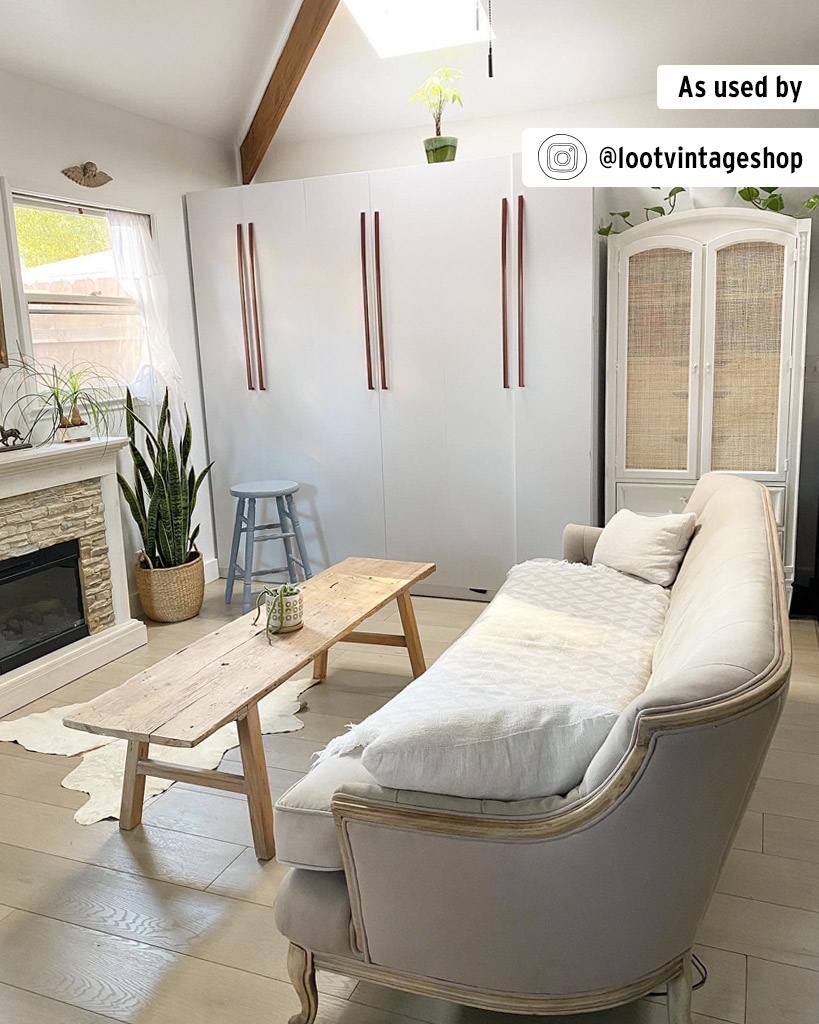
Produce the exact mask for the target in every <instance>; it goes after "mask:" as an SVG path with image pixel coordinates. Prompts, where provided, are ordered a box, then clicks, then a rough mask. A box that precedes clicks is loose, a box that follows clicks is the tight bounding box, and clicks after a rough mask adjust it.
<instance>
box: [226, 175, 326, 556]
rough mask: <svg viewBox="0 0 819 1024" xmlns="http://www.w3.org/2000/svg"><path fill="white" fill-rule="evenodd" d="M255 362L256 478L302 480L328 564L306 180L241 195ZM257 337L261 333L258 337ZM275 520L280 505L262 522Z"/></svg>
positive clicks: (302, 511)
mask: <svg viewBox="0 0 819 1024" xmlns="http://www.w3.org/2000/svg"><path fill="white" fill-rule="evenodd" d="M242 194H243V210H244V218H245V223H246V225H247V228H246V230H247V240H248V253H247V266H248V290H249V295H250V307H251V311H252V314H253V327H252V329H251V336H252V346H251V347H252V350H253V362H254V367H255V370H256V374H257V377H258V382H257V386H258V389H259V391H258V405H259V410H260V421H259V424H258V429H257V433H256V434H255V435H254V436H253V437H249V438H246V439H245V440H246V443H247V444H248V447H250V448H251V449H252V450H253V456H252V462H253V466H254V473H253V476H252V479H257V480H260V479H261V480H265V479H267V480H269V479H285V480H295V481H297V482H298V484H299V493H298V495H297V496H296V505H297V508H298V512H299V518H300V520H301V524H302V531H303V533H304V539H305V541H306V543H307V550H308V554H309V556H310V559H311V562H312V561H313V560H315V562H316V565H317V566H319V565H321V564H322V561H323V554H324V551H323V546H322V523H321V521H320V517H319V512H318V510H319V500H318V494H317V481H316V473H315V457H314V453H313V440H314V437H315V430H314V423H313V411H314V409H315V407H316V406H317V404H318V403H319V401H320V396H319V391H318V384H317V381H316V375H315V359H314V356H313V336H312V331H311V327H310V305H311V302H312V296H311V293H310V274H309V272H308V268H307V217H306V213H305V199H304V182H303V181H301V180H298V181H274V182H265V183H262V184H259V185H250V186H247V187H245V188H244V189H243V190H242ZM257 332H258V333H257ZM260 516H265V517H266V518H263V519H262V521H263V522H271V521H274V522H275V521H276V509H275V504H274V503H273V502H269V503H268V507H267V508H265V509H264V510H257V519H258V518H259V517H260ZM284 561H285V559H284V557H283V551H282V545H281V544H262V545H258V546H257V551H256V563H257V568H260V569H261V568H270V567H273V566H281V565H283V564H284Z"/></svg>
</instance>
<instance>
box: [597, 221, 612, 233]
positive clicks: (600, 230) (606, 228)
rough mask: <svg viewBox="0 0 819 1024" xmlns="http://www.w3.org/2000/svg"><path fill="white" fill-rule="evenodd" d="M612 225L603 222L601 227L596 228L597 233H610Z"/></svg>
mask: <svg viewBox="0 0 819 1024" xmlns="http://www.w3.org/2000/svg"><path fill="white" fill-rule="evenodd" d="M613 227H614V225H613V224H605V225H604V226H603V227H602V228H598V229H597V234H598V235H610V234H611V229H612V228H613Z"/></svg>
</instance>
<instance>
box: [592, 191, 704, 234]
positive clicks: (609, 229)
mask: <svg viewBox="0 0 819 1024" xmlns="http://www.w3.org/2000/svg"><path fill="white" fill-rule="evenodd" d="M652 189H653V190H654V191H655V192H662V191H663V189H662V188H661V187H660V186H659V185H652ZM682 192H685V189H684V188H680V187H679V186H678V187H676V188H671V189H669V190H668V195H666V196H663V198H662V200H661V202H660V204H658V205H657V206H644V207H643V213H644V215H645V219H646V220H651V215H652V214H654V216H655V217H665V216H666V215H668V214H670V213H673V212H674V210H675V208H676V206H677V197H678V196H679V195H680V194H681V193H682ZM666 207H667V208H666ZM609 217H611V218H612V219H611V220H610V221H609V223H608V224H603V225H602V227H599V228H598V229H597V234H598V235H616V234H619V232H620V231H622V230H623V226H625V227H627V228H633V227H634V223H633V222H632V221H630V220H629V217H631V211H630V210H619V211H617V212H614V211H612V210H610V211H609ZM619 221H622V224H621V223H618V222H619Z"/></svg>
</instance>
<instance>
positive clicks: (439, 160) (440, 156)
mask: <svg viewBox="0 0 819 1024" xmlns="http://www.w3.org/2000/svg"><path fill="white" fill-rule="evenodd" d="M457 148H458V140H457V139H456V138H455V137H454V136H453V135H434V136H433V137H432V138H431V139H424V149H425V150H426V151H427V163H429V164H443V163H447V162H448V161H450V160H454V159H455V151H456V150H457Z"/></svg>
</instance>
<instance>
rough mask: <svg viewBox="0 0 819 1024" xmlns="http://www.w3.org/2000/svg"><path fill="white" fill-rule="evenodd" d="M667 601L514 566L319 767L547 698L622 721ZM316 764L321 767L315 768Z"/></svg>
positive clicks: (554, 567) (645, 589)
mask: <svg viewBox="0 0 819 1024" xmlns="http://www.w3.org/2000/svg"><path fill="white" fill-rule="evenodd" d="M668 601H669V594H668V592H667V591H666V590H664V589H663V588H662V587H659V586H656V585H654V584H652V583H645V582H644V581H642V580H638V579H635V578H634V577H632V576H626V575H625V574H623V573H621V572H617V571H616V570H614V569H609V568H607V567H606V566H602V565H596V566H592V565H582V564H580V563H570V562H555V561H548V560H537V561H531V562H523V563H522V564H521V565H516V566H515V567H514V568H513V569H512V570H511V571H510V572H509V575H508V576H507V579H506V583H504V585H503V587H501V589H500V590H499V591H498V594H497V596H496V597H495V599H494V600H493V601H492V603H491V604H490V605H489V606H488V607H487V609H486V611H485V612H484V613H483V614H482V615H481V617H480V618H479V619H478V620H477V621H476V622H475V623H474V625H472V626H471V627H470V629H469V630H467V632H466V633H464V635H463V636H462V637H460V638H459V639H458V640H457V641H456V642H455V644H454V645H453V646H452V647H450V648H449V650H448V651H446V652H445V653H444V654H443V655H441V657H440V658H439V659H438V660H437V661H436V662H435V664H434V665H432V667H431V668H429V669H428V670H427V671H426V672H425V673H424V674H423V675H422V676H421V677H420V678H418V679H416V680H414V681H413V682H412V683H410V684H409V686H407V687H406V689H404V690H402V691H401V693H399V694H398V695H397V696H396V697H393V699H392V700H391V701H390V702H389V703H388V704H385V705H384V707H383V708H381V709H380V710H378V711H376V712H375V713H374V714H372V715H370V716H369V718H366V719H365V720H364V721H363V722H360V723H359V724H358V725H354V726H350V730H349V732H347V733H345V734H344V735H343V736H337V737H336V738H335V739H334V740H331V742H330V743H329V744H328V745H327V746H326V747H325V748H324V750H323V751H322V752H321V753H320V754H319V756H318V761H323V760H326V759H327V758H328V757H332V756H333V755H336V754H347V753H350V752H351V751H353V750H355V749H356V748H357V747H366V746H367V745H368V744H369V743H372V741H373V740H374V739H376V737H377V736H379V735H380V733H381V732H382V731H383V730H384V729H385V728H387V727H388V726H393V725H397V724H400V723H403V722H406V721H408V720H410V719H412V718H413V717H415V716H417V715H419V714H426V713H428V712H431V711H436V712H439V713H440V715H441V718H442V719H444V720H445V719H446V717H447V715H448V714H449V713H450V712H451V711H452V710H453V709H457V708H464V707H470V708H477V707H481V706H490V707H491V706H495V705H499V704H502V703H508V702H509V701H510V700H511V701H515V700H518V701H526V700H542V699H544V698H552V699H557V700H566V701H567V702H569V703H574V704H576V703H578V702H581V703H582V702H588V704H589V705H594V706H596V707H597V708H600V707H601V706H602V707H606V708H610V709H611V710H612V711H613V712H616V713H618V714H619V712H621V711H622V710H623V709H624V708H625V707H626V706H627V705H628V704H629V703H630V702H631V701H632V700H633V699H634V698H635V697H636V696H638V695H639V694H641V693H642V692H643V690H644V689H645V688H646V685H647V683H648V681H649V677H650V675H651V660H652V656H653V653H654V648H655V646H656V644H657V640H658V639H659V636H660V633H661V631H662V627H663V620H664V619H665V614H666V611H667V609H668ZM317 763H318V762H317Z"/></svg>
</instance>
